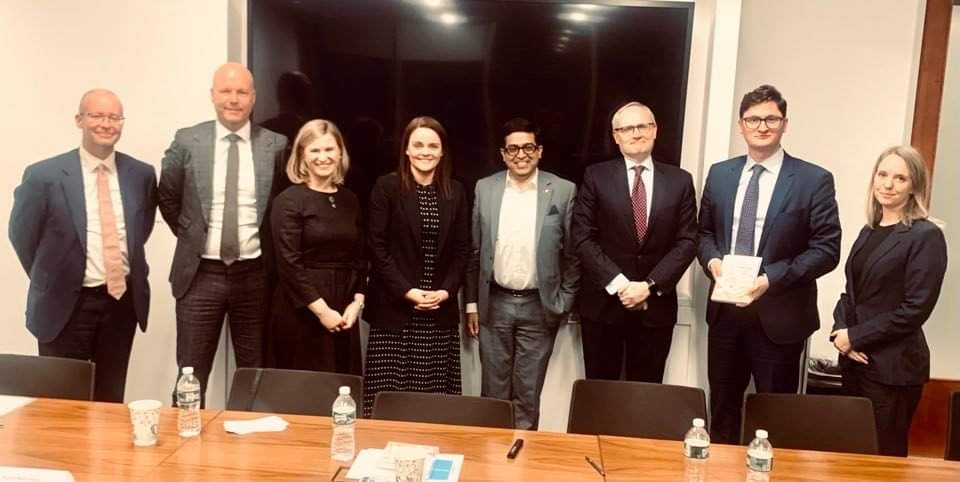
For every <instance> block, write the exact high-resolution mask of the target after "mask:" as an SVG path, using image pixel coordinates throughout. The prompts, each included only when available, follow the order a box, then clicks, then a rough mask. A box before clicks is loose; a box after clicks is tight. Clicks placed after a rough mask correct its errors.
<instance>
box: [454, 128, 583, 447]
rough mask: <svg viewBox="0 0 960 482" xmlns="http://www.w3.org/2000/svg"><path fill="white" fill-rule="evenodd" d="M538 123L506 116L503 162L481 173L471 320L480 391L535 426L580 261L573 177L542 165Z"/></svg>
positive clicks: (469, 282) (469, 289)
mask: <svg viewBox="0 0 960 482" xmlns="http://www.w3.org/2000/svg"><path fill="white" fill-rule="evenodd" d="M538 136H539V129H538V128H537V127H536V126H534V125H533V123H531V122H530V121H528V120H526V119H520V118H517V119H512V120H510V121H508V122H507V123H506V124H505V125H504V129H503V139H504V146H503V147H502V148H501V149H500V154H501V155H502V156H503V163H504V164H505V165H506V167H507V169H506V170H505V171H500V172H498V173H496V174H493V175H492V176H488V177H485V178H483V179H480V180H479V181H477V186H476V195H475V196H474V204H473V236H472V239H473V255H472V256H471V259H470V265H469V269H468V271H467V279H466V283H465V287H466V288H465V290H464V300H465V301H466V302H467V306H466V311H467V325H468V329H469V333H470V334H471V335H472V336H478V335H479V336H480V360H481V362H482V363H483V377H482V383H481V394H482V395H483V396H485V397H495V398H499V399H501V400H512V401H513V403H514V413H515V414H516V417H515V418H516V427H517V428H520V429H524V430H530V429H534V430H536V428H537V423H538V420H539V416H540V392H541V391H542V390H543V381H544V377H545V375H546V373H547V362H548V361H549V360H550V354H551V353H553V342H554V339H555V338H556V335H557V328H558V327H559V326H560V323H561V322H562V321H565V320H566V318H567V316H568V315H569V314H570V310H571V308H572V307H573V301H574V297H575V296H576V293H577V287H578V282H579V280H580V261H579V260H578V259H577V256H576V253H575V252H574V250H573V243H572V242H571V241H570V219H571V217H572V214H573V200H574V198H575V197H576V192H577V188H576V186H575V185H574V184H573V183H572V182H570V181H567V180H565V179H561V178H560V177H558V176H556V175H554V174H551V173H549V172H546V171H543V170H541V169H539V168H538V164H539V163H540V155H541V154H542V153H543V146H542V145H538V144H537V139H538Z"/></svg>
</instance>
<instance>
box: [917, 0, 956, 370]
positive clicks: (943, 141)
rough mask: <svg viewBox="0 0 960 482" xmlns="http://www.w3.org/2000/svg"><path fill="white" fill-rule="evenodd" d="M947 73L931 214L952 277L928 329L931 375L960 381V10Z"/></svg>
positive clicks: (926, 329)
mask: <svg viewBox="0 0 960 482" xmlns="http://www.w3.org/2000/svg"><path fill="white" fill-rule="evenodd" d="M950 26H951V28H950V43H949V47H948V48H947V71H946V76H945V77H944V81H943V103H942V105H941V108H940V137H939V142H938V144H937V162H936V165H935V168H934V178H933V199H932V200H931V213H932V214H933V216H934V217H937V218H939V219H940V220H942V221H945V222H946V223H947V225H946V227H945V234H946V236H947V258H948V259H949V262H948V263H947V277H946V279H945V280H944V282H943V291H941V293H940V301H939V302H938V303H937V308H936V309H935V310H934V311H933V315H932V316H931V317H930V319H929V320H928V321H927V324H926V325H925V326H924V330H925V331H926V334H927V343H928V344H929V345H930V356H931V358H932V360H931V367H930V370H931V374H930V375H931V376H932V377H934V378H949V379H953V380H960V350H957V346H958V343H957V341H958V340H960V323H957V318H958V316H957V315H958V313H960V299H958V297H957V294H958V293H960V209H958V206H960V196H958V195H957V193H958V189H957V181H958V180H960V138H958V137H957V133H960V7H953V19H952V20H951V24H950Z"/></svg>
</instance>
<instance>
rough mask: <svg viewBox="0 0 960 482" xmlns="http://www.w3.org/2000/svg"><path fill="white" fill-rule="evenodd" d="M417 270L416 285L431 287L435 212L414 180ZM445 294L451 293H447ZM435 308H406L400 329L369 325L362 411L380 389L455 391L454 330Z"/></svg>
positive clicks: (433, 198)
mask: <svg viewBox="0 0 960 482" xmlns="http://www.w3.org/2000/svg"><path fill="white" fill-rule="evenodd" d="M417 206H418V211H419V214H420V239H421V241H422V243H423V244H422V250H421V252H422V253H423V272H422V274H421V276H420V280H419V283H418V284H417V287H418V288H420V289H423V290H435V289H437V287H438V285H439V282H438V281H437V278H438V274H437V273H436V272H435V271H436V256H437V252H438V251H439V246H438V244H437V243H438V242H439V235H440V212H439V203H438V197H437V191H436V189H434V187H433V186H420V185H418V186H417ZM450 296H452V297H455V296H457V294H456V293H451V294H450ZM435 318H436V312H430V311H426V312H424V311H416V310H414V309H413V307H411V308H410V321H409V322H408V323H406V324H405V325H404V326H403V329H401V330H388V329H384V328H380V327H377V326H371V327H370V336H369V339H368V341H367V369H366V375H365V377H364V389H363V416H364V417H369V416H370V415H371V414H372V413H373V401H374V399H375V398H376V395H377V393H379V392H382V391H405V392H433V393H450V394H457V395H459V394H460V392H461V387H460V331H459V326H458V325H453V326H441V325H439V324H438V323H437V320H436V319H435Z"/></svg>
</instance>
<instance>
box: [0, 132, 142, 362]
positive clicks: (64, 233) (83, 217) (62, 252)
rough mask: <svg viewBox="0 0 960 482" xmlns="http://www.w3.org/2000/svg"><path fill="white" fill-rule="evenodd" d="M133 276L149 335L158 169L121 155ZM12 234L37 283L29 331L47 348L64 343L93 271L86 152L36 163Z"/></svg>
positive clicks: (16, 206) (31, 294) (21, 193)
mask: <svg viewBox="0 0 960 482" xmlns="http://www.w3.org/2000/svg"><path fill="white" fill-rule="evenodd" d="M115 159H116V162H117V180H118V182H119V184H120V197H121V203H122V205H123V220H124V224H125V226H126V228H125V229H126V236H127V262H128V263H129V264H130V274H129V278H128V281H127V290H128V292H129V293H130V296H131V297H132V299H133V308H134V311H135V313H136V316H137V322H138V323H139V324H140V329H141V330H142V331H146V329H147V314H148V312H149V310H150V284H149V283H148V281H147V276H148V274H149V272H150V269H149V267H148V266H147V258H146V256H145V254H144V251H143V246H144V245H145V244H146V242H147V239H149V238H150V233H151V232H153V221H154V218H155V216H156V214H157V175H156V171H154V169H153V166H151V165H150V164H147V163H145V162H142V161H138V160H136V159H134V158H132V157H130V156H128V155H126V154H123V153H121V152H117V153H116V157H115ZM13 199H14V201H13V211H12V212H11V213H10V226H9V230H8V234H9V237H10V242H11V243H12V244H13V249H14V250H15V251H16V252H17V257H18V258H19V259H20V264H21V265H22V266H23V269H24V271H26V273H27V276H29V277H30V290H29V291H28V292H27V328H28V329H29V330H30V332H31V333H33V335H34V336H36V337H37V341H39V342H40V343H48V342H51V341H53V340H54V339H56V338H57V335H59V334H60V332H61V331H62V330H63V328H64V327H65V326H66V325H67V322H68V321H69V320H70V315H71V314H72V313H73V308H74V305H76V303H77V298H78V297H79V296H80V288H81V287H82V286H83V277H84V273H85V270H86V266H87V211H86V204H85V201H84V193H83V174H82V172H81V164H80V153H79V150H78V149H74V150H72V151H69V152H66V153H64V154H60V155H59V156H56V157H52V158H50V159H47V160H45V161H40V162H38V163H36V164H33V165H31V166H29V167H27V169H26V170H25V171H24V173H23V182H22V183H21V184H20V186H19V187H17V190H16V191H15V192H14V196H13Z"/></svg>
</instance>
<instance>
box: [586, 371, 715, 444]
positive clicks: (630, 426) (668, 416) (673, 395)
mask: <svg viewBox="0 0 960 482" xmlns="http://www.w3.org/2000/svg"><path fill="white" fill-rule="evenodd" d="M694 418H702V419H704V421H706V420H707V398H706V395H704V393H703V390H701V389H699V388H692V387H682V386H677V385H663V384H659V383H644V382H624V381H615V380H577V381H576V382H574V383H573V397H572V400H571V402H570V418H569V420H568V422H567V432H570V433H581V434H588V435H594V434H599V435H619V436H624V437H644V438H653V439H666V440H683V436H684V435H685V434H686V433H687V430H689V429H690V427H691V426H692V425H693V419H694Z"/></svg>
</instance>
